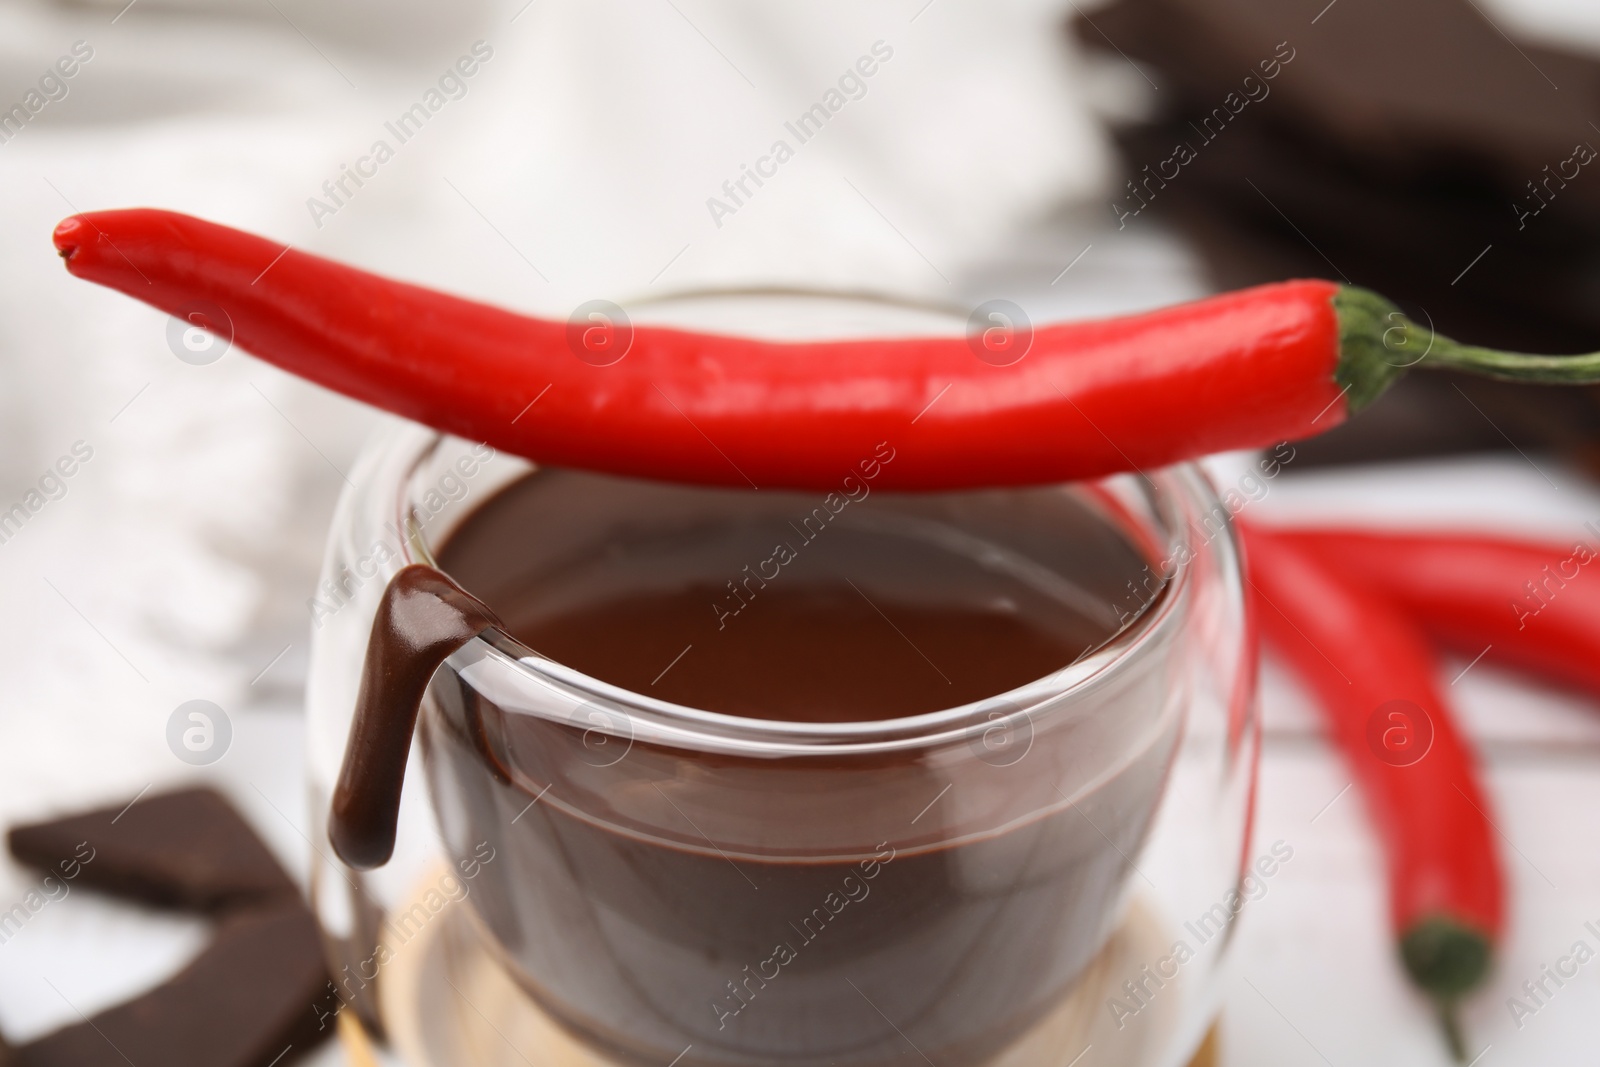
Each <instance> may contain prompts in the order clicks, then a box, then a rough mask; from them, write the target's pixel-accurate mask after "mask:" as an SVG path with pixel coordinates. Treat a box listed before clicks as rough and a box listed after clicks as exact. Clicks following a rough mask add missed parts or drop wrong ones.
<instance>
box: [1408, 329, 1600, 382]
mask: <svg viewBox="0 0 1600 1067" xmlns="http://www.w3.org/2000/svg"><path fill="white" fill-rule="evenodd" d="M1406 325H1407V326H1408V327H1409V328H1410V329H1411V330H1415V331H1416V332H1417V335H1418V338H1419V343H1420V345H1421V347H1423V348H1426V346H1427V340H1428V330H1427V328H1426V327H1419V326H1417V325H1416V323H1413V322H1410V321H1408V322H1407V324H1406ZM1432 340H1433V348H1432V349H1431V350H1430V351H1428V354H1427V355H1426V356H1425V357H1423V359H1422V361H1421V362H1420V363H1419V364H1418V366H1420V367H1447V368H1449V369H1451V370H1464V371H1468V372H1470V373H1472V374H1481V375H1482V376H1484V377H1485V378H1498V379H1500V380H1501V381H1506V382H1536V383H1538V384H1541V385H1588V384H1590V383H1592V382H1600V352H1588V353H1584V354H1582V355H1576V356H1532V355H1528V354H1526V353H1523V352H1500V351H1498V350H1496V349H1493V348H1479V347H1477V346H1476V345H1464V344H1461V343H1460V342H1459V341H1452V340H1450V338H1448V337H1443V336H1441V335H1439V334H1434V335H1433V338H1432Z"/></svg>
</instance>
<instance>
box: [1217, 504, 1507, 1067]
mask: <svg viewBox="0 0 1600 1067" xmlns="http://www.w3.org/2000/svg"><path fill="white" fill-rule="evenodd" d="M1245 546H1246V554H1247V558H1248V567H1249V574H1250V584H1251V587H1252V589H1253V592H1254V594H1255V596H1256V597H1257V607H1256V619H1257V622H1258V624H1259V626H1260V627H1261V632H1262V634H1263V636H1264V637H1265V638H1266V639H1267V641H1268V643H1269V644H1270V646H1271V647H1272V648H1274V649H1275V650H1276V651H1277V652H1278V653H1279V654H1280V655H1281V656H1282V657H1283V658H1284V659H1285V660H1286V661H1287V662H1288V663H1289V664H1290V665H1291V666H1292V667H1293V668H1294V670H1295V673H1296V674H1297V675H1298V676H1299V677H1300V678H1301V679H1302V680H1303V681H1304V682H1305V683H1306V685H1307V686H1308V687H1309V688H1310V689H1311V691H1312V692H1313V693H1314V694H1315V696H1316V697H1317V703H1318V706H1319V707H1320V709H1321V711H1322V713H1323V720H1324V722H1325V723H1326V725H1327V728H1328V736H1329V738H1330V740H1331V741H1332V742H1333V744H1334V746H1335V747H1336V748H1337V749H1338V751H1339V753H1340V755H1341V756H1342V757H1343V758H1344V761H1345V764H1346V766H1347V767H1348V768H1349V770H1350V772H1351V774H1352V775H1353V776H1354V778H1355V781H1356V786H1357V789H1358V791H1359V793H1360V795H1361V797H1362V799H1363V801H1364V802H1365V806H1366V808H1367V813H1368V816H1369V818H1370V820H1371V822H1372V824H1373V826H1374V828H1375V829H1376V830H1377V831H1378V836H1379V840H1380V841H1381V843H1382V845H1383V852H1384V857H1385V860H1386V865H1387V869H1388V881H1389V906H1390V915H1391V919H1392V922H1393V925H1394V929H1395V931H1396V935H1397V937H1398V940H1399V944H1400V952H1401V957H1402V959H1403V961H1404V963H1405V965H1406V968H1407V970H1408V972H1409V973H1410V974H1411V977H1412V979H1413V980H1414V981H1415V982H1416V983H1417V984H1418V985H1419V986H1421V987H1422V988H1423V989H1424V990H1426V991H1427V992H1428V993H1430V994H1431V995H1432V996H1433V997H1434V998H1435V1000H1436V1002H1437V1003H1438V1004H1439V1006H1440V1009H1441V1012H1442V1014H1443V1017H1444V1018H1445V1020H1446V1029H1447V1031H1448V1032H1449V1033H1450V1035H1451V1043H1452V1046H1453V1048H1454V1049H1455V1051H1456V1052H1457V1053H1458V1054H1459V1053H1460V1051H1461V1045H1462V1042H1461V1039H1460V1035H1459V1032H1458V1031H1456V1030H1455V1027H1454V1022H1453V1016H1454V1011H1453V1009H1454V1006H1455V1003H1456V1002H1457V1001H1458V1000H1459V999H1460V998H1461V997H1462V996H1463V995H1464V994H1466V993H1467V992H1468V991H1470V990H1471V989H1472V988H1474V987H1475V986H1477V985H1478V984H1479V983H1480V982H1481V981H1482V979H1483V977H1484V976H1485V974H1486V973H1487V971H1488V968H1489V965H1490V959H1491V955H1492V950H1493V948H1494V946H1495V945H1496V944H1497V943H1498V941H1499V939H1500V935H1501V932H1502V929H1503V926H1504V922H1505V889H1504V875H1503V872H1502V870H1501V866H1500V859H1499V855H1498V852H1497V850H1496V848H1495V841H1494V831H1493V827H1492V826H1491V824H1490V821H1489V815H1488V814H1487V813H1488V811H1489V802H1488V799H1487V798H1486V796H1485V794H1484V789H1483V787H1482V785H1481V783H1480V782H1479V778H1478V773H1477V769H1476V766H1475V763H1474V760H1473V756H1472V753H1471V751H1470V750H1469V748H1468V747H1467V744H1466V742H1465V740H1464V739H1463V738H1462V736H1461V735H1460V733H1459V732H1458V730H1457V729H1456V727H1455V724H1454V721H1453V717H1452V715H1451V713H1450V710H1449V708H1448V707H1447V705H1446V704H1445V702H1444V699H1443V697H1442V696H1441V695H1440V691H1439V684H1438V676H1437V669H1436V664H1435V661H1434V657H1433V655H1432V652H1431V650H1430V648H1429V646H1428V643H1427V639H1426V636H1425V635H1424V634H1423V632H1422V630H1421V629H1420V628H1419V627H1418V626H1417V625H1415V624H1414V623H1413V622H1412V621H1411V620H1410V619H1409V618H1408V617H1407V616H1406V615H1405V614H1404V613H1403V612H1402V611H1401V610H1400V609H1399V608H1398V607H1397V606H1395V605H1394V604H1392V603H1390V602H1389V601H1388V600H1386V599H1385V598H1384V597H1382V596H1381V595H1379V594H1377V593H1375V592H1374V591H1373V590H1372V589H1370V588H1369V587H1367V586H1365V585H1364V584H1362V583H1359V582H1353V581H1350V580H1348V579H1346V578H1344V577H1342V576H1341V575H1339V574H1337V573H1335V572H1334V571H1333V570H1331V569H1329V568H1328V567H1326V566H1324V565H1323V564H1322V563H1321V562H1320V561H1319V559H1318V558H1317V556H1316V555H1314V554H1313V553H1312V552H1310V551H1308V550H1307V549H1305V548H1303V547H1302V546H1300V545H1299V544H1297V543H1296V542H1295V541H1293V540H1292V539H1289V538H1284V537H1279V536H1277V535H1275V534H1272V533H1269V532H1267V531H1264V530H1260V529H1256V528H1250V529H1248V530H1246V535H1245ZM1394 700H1404V701H1409V702H1410V704H1411V705H1413V706H1414V708H1415V709H1417V710H1413V711H1409V712H1408V714H1410V715H1411V716H1413V717H1414V716H1415V715H1416V714H1417V711H1420V714H1422V715H1425V716H1426V717H1427V719H1428V721H1429V722H1431V724H1432V733H1433V740H1432V745H1431V747H1429V748H1428V749H1427V750H1426V753H1425V754H1424V755H1423V756H1422V757H1421V758H1420V759H1418V760H1417V761H1416V762H1414V763H1410V764H1409V765H1404V766H1397V765H1394V763H1393V762H1391V761H1389V760H1385V759H1382V758H1380V757H1379V754H1378V752H1379V748H1378V747H1376V746H1375V744H1374V742H1373V741H1372V740H1371V734H1370V733H1369V730H1370V728H1371V727H1370V720H1371V719H1372V717H1373V715H1374V713H1375V712H1378V711H1379V709H1380V708H1382V707H1383V706H1384V705H1386V704H1388V702H1390V701H1394ZM1383 721H1384V723H1385V724H1386V725H1387V723H1388V722H1389V721H1390V720H1388V719H1384V720H1383Z"/></svg>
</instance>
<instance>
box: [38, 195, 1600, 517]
mask: <svg viewBox="0 0 1600 1067" xmlns="http://www.w3.org/2000/svg"><path fill="white" fill-rule="evenodd" d="M55 243H56V247H57V249H58V250H59V251H60V252H61V255H62V256H63V257H64V258H65V259H66V261H67V268H68V270H70V271H71V272H72V273H73V274H75V275H77V276H79V277H81V278H87V279H89V280H91V281H95V282H98V283H100V284H102V285H106V286H109V287H111V288H113V289H117V290H120V291H121V292H124V293H127V294H129V295H130V296H134V297H137V298H139V299H140V300H144V301H146V302H147V303H150V304H154V305H155V306H156V307H159V308H161V309H163V310H165V311H167V312H169V313H172V314H174V315H182V316H185V317H189V318H190V320H191V321H193V322H195V323H196V324H198V325H202V326H205V327H206V328H208V329H211V330H213V331H214V332H221V333H224V334H231V335H232V336H233V338H234V339H235V340H236V341H237V343H238V344H239V345H241V346H242V347H243V348H245V349H246V350H248V351H250V352H253V353H255V354H256V355H257V356H260V357H261V358H263V359H265V360H268V361H269V362H271V363H275V364H277V365H278V366H280V367H282V368H284V369H285V370H289V371H292V372H293V373H295V374H299V375H301V376H302V377H305V378H308V379H310V380H311V381H314V382H318V383H320V384H322V385H325V386H327V387H329V388H331V389H336V390H338V391H339V392H342V393H345V394H347V395H349V396H352V397H355V398H356V399H358V400H363V401H366V402H367V403H370V404H373V405H376V406H378V407H381V408H385V409H387V410H389V411H392V412H395V413H397V414H400V415H404V416H406V417H408V418H411V419H415V420H417V421H418V422H423V423H426V424H428V425H430V426H433V427H436V428H438V429H440V430H444V431H447V432H450V433H453V434H457V435H459V436H462V437H466V438H469V439H472V440H479V441H485V442H488V443H489V444H491V445H494V446H495V447H496V448H500V449H503V450H505V451H508V452H512V453H516V454H519V455H523V456H527V457H529V458H532V459H535V460H538V461H541V462H545V463H552V464H559V465H566V466H573V467H583V468H588V469H591V470H602V471H610V472H614V473H620V474H630V475H641V476H646V477H654V478H661V479H668V480H674V481H685V482H701V483H710V484H724V485H739V486H743V485H746V484H749V485H757V486H773V487H779V486H781V487H793V488H811V489H828V488H836V487H837V486H838V484H839V482H840V479H841V478H842V477H843V476H844V475H845V474H848V473H849V472H851V471H852V470H854V469H856V468H857V466H858V465H859V464H861V463H862V462H863V461H870V459H871V457H872V456H873V455H874V453H875V451H876V450H877V448H878V447H879V445H880V443H882V442H889V443H890V446H891V447H893V448H895V450H896V453H897V458H896V460H895V462H894V463H893V464H892V465H888V466H884V467H883V468H882V470H881V478H880V481H879V482H878V484H879V486H880V487H883V488H890V489H953V488H960V487H972V486H998V485H1025V484H1040V483H1048V482H1058V481H1065V480H1071V479H1078V478H1088V477H1094V476H1098V475H1103V474H1108V473H1112V472H1117V471H1126V470H1132V469H1146V468H1153V467H1159V466H1163V465H1166V464H1169V463H1173V462H1175V461H1178V460H1182V459H1187V458H1190V457H1194V456H1200V455H1205V454H1207V453H1211V452H1219V451H1224V450H1228V449H1238V448H1253V447H1260V446H1265V445H1269V444H1273V443H1275V442H1278V441H1283V440H1286V439H1293V438H1301V437H1306V436H1309V435H1312V434H1315V433H1319V432H1321V431H1322V430H1325V429H1328V428H1329V427H1331V426H1334V425H1335V424H1337V423H1339V422H1342V421H1343V420H1344V419H1345V418H1346V416H1347V415H1348V414H1350V413H1351V412H1353V411H1356V410H1358V409H1359V408H1361V407H1362V406H1364V405H1365V404H1367V403H1368V402H1370V401H1371V400H1372V399H1374V398H1375V397H1376V396H1377V395H1378V394H1379V393H1381V392H1382V391H1383V389H1384V388H1385V387H1386V386H1387V385H1388V384H1389V382H1391V381H1392V380H1393V379H1394V378H1395V377H1397V376H1398V375H1399V374H1401V373H1402V372H1403V369H1404V366H1405V365H1407V364H1409V363H1412V362H1415V356H1413V355H1410V354H1412V353H1421V352H1423V351H1424V349H1426V350H1427V355H1426V363H1425V364H1424V365H1426V366H1451V367H1459V368H1467V369H1472V370H1477V371H1479V372H1482V373H1488V374H1494V375H1497V376H1501V377H1507V378H1514V379H1520V380H1535V381H1559V382H1568V381H1592V380H1596V379H1600V355H1596V356H1591V357H1578V358H1573V357H1567V358H1562V357H1538V356H1521V355H1511V354H1505V353H1497V352H1491V351H1488V350H1485V349H1477V348H1469V347H1466V346H1463V345H1458V344H1456V343H1454V342H1452V341H1448V340H1446V339H1445V338H1442V337H1429V336H1428V335H1427V332H1426V331H1424V330H1421V329H1420V328H1419V327H1417V326H1415V325H1414V324H1412V323H1410V322H1408V321H1406V320H1405V318H1404V317H1403V316H1401V315H1400V313H1399V312H1398V311H1397V310H1396V309H1395V307H1394V305H1392V304H1390V303H1389V302H1388V301H1386V300H1384V299H1383V298H1382V297H1379V296H1377V295H1376V294H1373V293H1370V292H1367V291H1365V290H1361V289H1355V288H1351V287H1347V286H1340V285H1336V284H1334V283H1332V282H1324V281H1295V282H1283V283H1279V284H1275V285H1265V286H1260V287H1258V288H1255V289H1247V290H1243V291H1241V292H1235V293H1227V294H1224V295H1221V296H1216V297H1212V298H1210V299H1206V300H1199V301H1196V302H1194V303H1190V304H1184V305H1180V306H1177V307H1171V308H1165V309H1162V310H1160V311H1155V312H1151V313H1148V314H1142V315H1135V316H1125V317H1120V318H1111V319H1101V320H1096V321H1089V322H1074V323H1065V324H1060V325H1053V326H1045V327H1041V328H1039V329H1038V330H1036V331H1035V332H1033V333H1032V335H1031V343H1029V342H1027V338H1026V337H1025V336H1024V335H1020V334H1011V335H1007V341H1006V343H1007V344H1009V345H1012V346H1014V347H1015V348H1018V349H1020V348H1022V347H1023V346H1024V344H1028V347H1027V350H1026V352H1025V354H1024V355H1023V357H1022V358H1021V359H1019V360H1018V361H1017V362H1014V363H1010V364H1009V365H1007V366H996V365H993V364H992V363H991V362H987V361H985V360H984V359H980V358H978V357H977V355H975V348H979V349H981V348H982V344H981V342H980V341H978V340H973V341H971V342H969V341H968V339H965V338H959V337H939V338H900V339H875V340H864V341H863V340H854V341H833V342H800V343H771V342H765V341H757V340H751V339H746V338H738V337H723V336H708V335H703V334H696V333H689V332H685V331H682V330H674V329H665V328H660V327H649V326H638V327H632V328H630V329H620V328H612V327H609V326H607V325H606V324H604V323H599V324H597V325H596V326H595V327H593V328H592V329H591V330H588V331H585V330H584V329H582V328H581V327H580V328H574V327H570V326H569V324H568V323H565V322H556V321H550V320H544V319H537V318H532V317H528V316H523V315H517V314H513V313H512V312H509V311H503V310H500V309H498V308H493V307H488V306H486V305H483V304H477V303H473V302H470V301H467V300H462V299H460V298H458V297H453V296H447V295H444V294H442V293H436V292H432V291H430V290H427V289H422V288H419V287H417V286H414V285H407V284H404V283H401V282H395V281H390V280H387V279H384V278H380V277H377V276H376V275H372V274H368V273H365V272H363V271H359V270H355V269H353V268H350V267H345V266H341V265H340V264H337V263H333V262H331V261H329V260H326V259H322V258H319V257H317V256H312V255H308V254H306V253H304V252H299V251H296V250H294V249H289V248H285V246H283V245H282V244H280V243H277V242H273V241H267V240H265V239H263V238H260V237H254V236H251V235H249V234H246V233H241V232H239V231H237V230H231V229H228V228H226V227H222V226H217V225H214V224H212V223H208V222H202V221H200V220H199V219H194V218H189V217H187V216H184V215H177V214H173V213H171V212H165V211H151V210H133V211H103V212H94V213H91V214H86V215H76V216H73V217H72V218H69V219H67V220H66V221H64V222H63V223H61V225H60V226H58V227H57V228H56V232H55ZM197 302H209V303H211V304H213V305H215V306H216V307H218V308H220V309H221V311H222V313H223V315H225V316H226V320H227V321H220V320H219V317H218V316H217V314H216V313H215V312H214V311H210V310H204V309H201V310H197V309H196V308H195V304H196V303H197ZM591 334H592V335H593V336H594V337H595V338H597V339H598V344H599V348H600V350H601V351H603V352H604V355H603V358H601V359H599V360H596V359H594V358H593V357H594V355H595V354H596V353H595V350H594V349H593V348H591V347H588V346H587V345H586V343H585V338H586V337H588V336H589V335H591ZM569 337H571V338H573V340H572V341H571V342H570V343H569ZM619 350H620V351H621V352H622V353H623V354H622V356H621V358H620V359H619V360H618V361H617V362H615V363H612V364H611V365H608V366H596V365H593V363H595V362H604V361H606V360H609V359H611V358H613V356H615V355H616V353H617V352H618V351H619ZM576 352H582V353H583V355H584V356H586V357H589V359H588V360H587V361H586V359H584V358H579V357H578V355H577V354H575V353H576ZM985 354H986V355H990V354H991V353H989V352H988V351H987V350H986V351H985ZM1010 358H1011V356H1010V355H1009V354H1008V355H1007V356H1006V359H1010ZM997 362H998V361H997ZM535 400H537V401H538V403H537V406H535V407H533V408H530V407H529V405H530V404H531V403H533V402H534V401H535Z"/></svg>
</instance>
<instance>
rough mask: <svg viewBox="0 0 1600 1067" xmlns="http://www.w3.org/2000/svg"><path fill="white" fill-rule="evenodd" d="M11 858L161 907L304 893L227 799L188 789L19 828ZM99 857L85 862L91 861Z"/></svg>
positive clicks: (208, 906) (199, 907) (230, 903)
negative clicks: (74, 872) (70, 873)
mask: <svg viewBox="0 0 1600 1067" xmlns="http://www.w3.org/2000/svg"><path fill="white" fill-rule="evenodd" d="M9 841H10V846H11V854H12V855H13V856H15V857H16V858H17V859H18V860H19V861H21V862H23V863H25V864H27V865H28V866H30V867H34V868H37V869H38V870H41V871H44V872H47V873H50V874H54V875H56V876H57V877H62V876H63V875H64V874H66V873H67V870H68V868H67V867H65V866H63V865H64V864H67V865H72V866H74V867H75V868H76V870H77V875H76V881H77V883H78V884H79V885H81V886H87V887H90V888H94V889H99V890H102V891H104V892H107V893H113V894H115V895H117V896H120V897H125V898H127V899H130V900H137V901H141V902H143V903H146V904H152V905H155V906H158V907H168V908H182V909H186V910H192V911H206V912H215V911H219V910H221V909H225V908H232V907H236V906H239V905H243V904H260V903H264V902H275V901H282V900H287V899H290V898H294V899H298V898H299V890H298V889H297V888H296V887H295V885H294V883H293V882H292V881H290V879H289V876H288V875H287V874H286V873H284V870H283V868H282V867H281V866H279V864H278V861H277V860H276V859H275V858H274V857H273V855H272V853H271V852H270V851H268V850H267V847H266V846H265V845H264V844H262V842H261V839H260V838H259V837H257V836H256V834H255V831H254V830H252V829H251V828H250V826H249V824H247V823H246V822H245V821H244V819H243V818H242V817H241V816H240V815H239V813H238V812H237V811H235V810H234V809H233V806H232V805H230V804H229V803H228V802H227V801H226V800H224V799H223V797H222V795H221V794H220V793H217V792H215V791H214V790H210V789H185V790H181V791H178V792H173V793H162V794H158V795H155V796H147V797H144V798H143V799H140V800H138V801H137V802H135V803H134V804H132V805H131V806H126V805H119V806H118V807H114V808H104V809H101V810H99V811H91V812H88V813H86V814H82V815H73V816H70V817H68V818H64V819H56V820H52V821H50V822H42V823H35V824H33V825H30V826H19V827H16V828H14V829H13V830H12V831H11V833H10V835H9ZM86 855H88V856H92V858H91V859H88V860H87V861H86V862H85V856H86Z"/></svg>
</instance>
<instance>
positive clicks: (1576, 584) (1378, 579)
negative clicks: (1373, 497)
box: [1273, 527, 1600, 694]
mask: <svg viewBox="0 0 1600 1067" xmlns="http://www.w3.org/2000/svg"><path fill="white" fill-rule="evenodd" d="M1273 534H1274V536H1276V537H1279V538H1281V539H1283V540H1286V541H1290V542H1293V543H1294V544H1295V545H1296V546H1298V547H1299V548H1301V549H1303V550H1304V551H1306V552H1308V553H1310V554H1312V555H1314V556H1316V557H1317V559H1318V560H1319V561H1320V562H1321V563H1323V564H1324V565H1325V566H1327V567H1330V568H1332V569H1333V570H1336V571H1338V572H1340V573H1341V574H1343V575H1345V576H1346V577H1348V578H1350V579H1353V580H1357V581H1361V582H1364V583H1365V584H1367V585H1368V586H1369V587H1371V588H1372V589H1373V590H1374V591H1376V592H1379V593H1381V594H1382V595H1383V596H1385V597H1387V598H1389V599H1390V600H1393V601H1394V602H1395V603H1397V604H1399V605H1400V606H1401V607H1402V608H1404V609H1405V610H1406V611H1407V612H1408V613H1409V614H1410V615H1411V616H1412V617H1413V618H1414V619H1416V621H1417V622H1419V623H1421V624H1422V625H1423V626H1424V627H1425V628H1427V630H1428V631H1429V633H1430V634H1431V635H1432V636H1433V637H1434V638H1435V639H1436V640H1438V641H1439V642H1440V643H1442V644H1444V645H1446V646H1447V647H1449V648H1452V649H1454V650H1455V651H1457V652H1459V653H1461V654H1462V655H1464V656H1467V657H1477V656H1479V655H1483V656H1484V657H1485V658H1486V659H1488V660H1497V661H1499V662H1501V663H1505V664H1508V665H1510V666H1515V667H1520V668H1523V669H1524V670H1528V671H1531V672H1533V673H1536V674H1542V675H1546V676H1548V677H1551V678H1554V679H1556V680H1558V681H1561V682H1565V683H1566V684H1568V685H1572V686H1576V687H1578V688H1580V689H1584V690H1587V691H1588V692H1590V693H1595V694H1600V575H1597V576H1590V574H1589V573H1588V569H1589V564H1590V563H1592V562H1594V561H1595V560H1596V559H1600V548H1596V547H1591V546H1589V545H1585V544H1581V543H1572V544H1566V545H1561V544H1549V543H1543V542H1537V541H1526V540H1517V539H1513V538H1506V537H1495V536H1491V535H1487V534H1457V533H1443V532H1416V533H1399V532H1396V533H1385V532H1379V531H1375V530H1352V529H1339V528H1323V527H1319V528H1315V529H1293V530H1274V531H1273Z"/></svg>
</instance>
